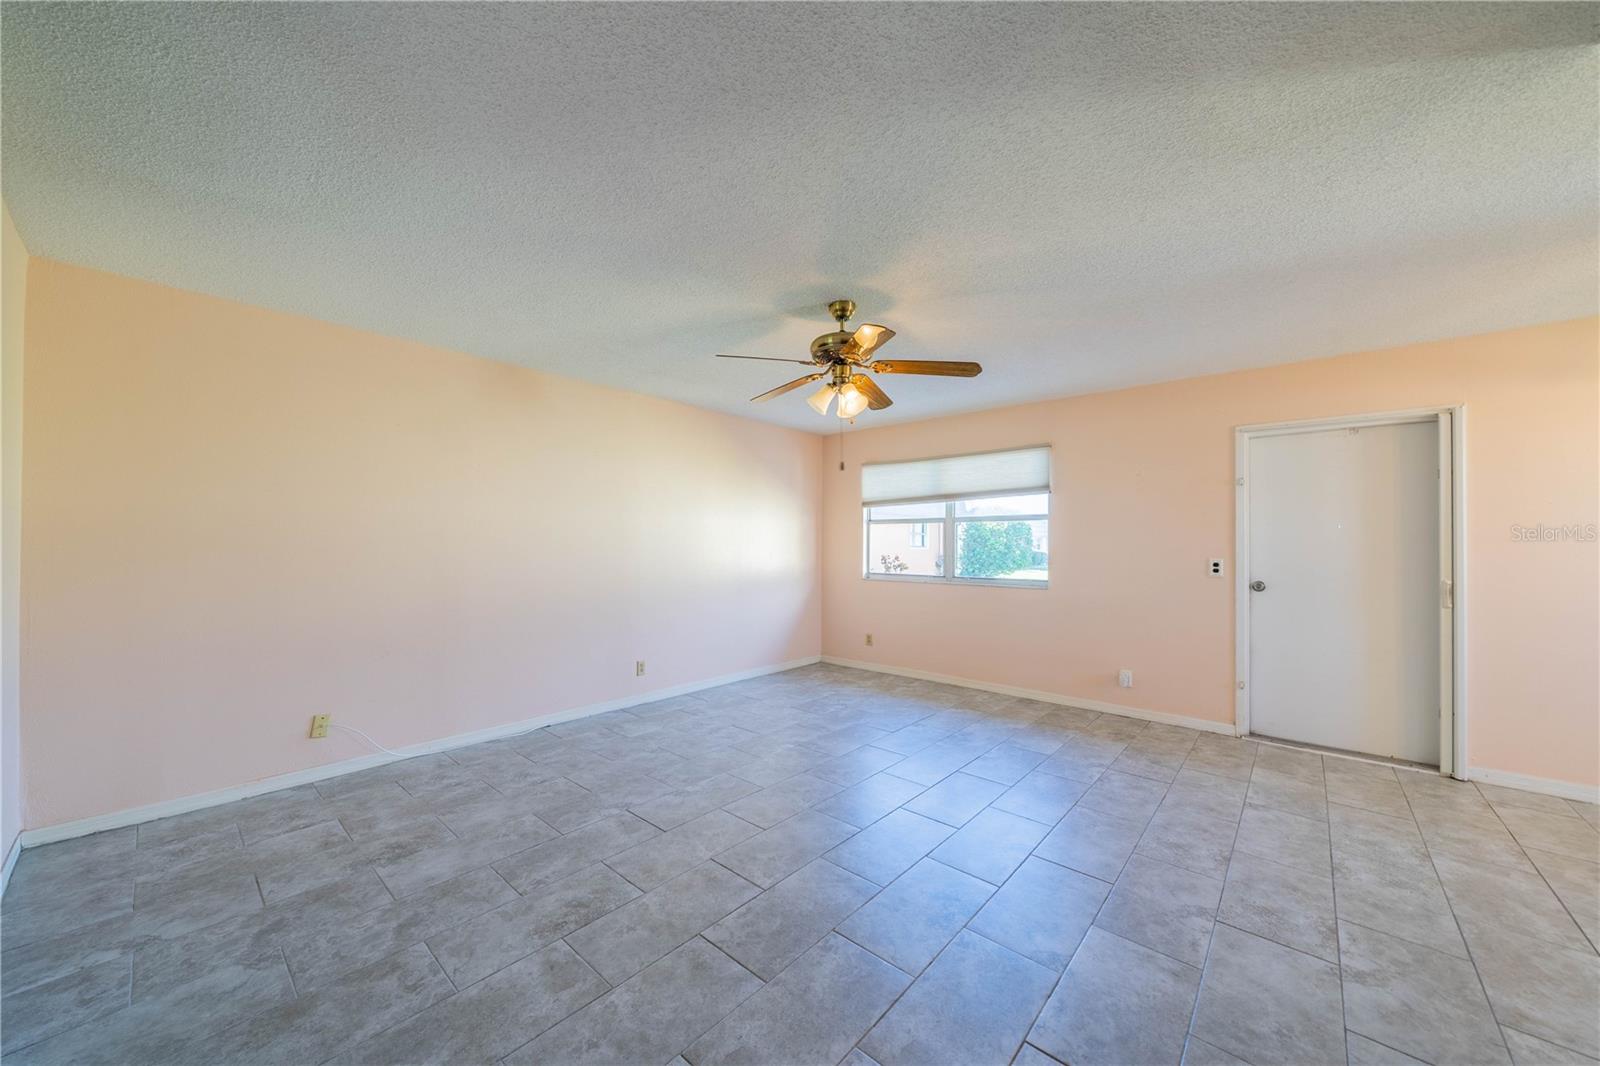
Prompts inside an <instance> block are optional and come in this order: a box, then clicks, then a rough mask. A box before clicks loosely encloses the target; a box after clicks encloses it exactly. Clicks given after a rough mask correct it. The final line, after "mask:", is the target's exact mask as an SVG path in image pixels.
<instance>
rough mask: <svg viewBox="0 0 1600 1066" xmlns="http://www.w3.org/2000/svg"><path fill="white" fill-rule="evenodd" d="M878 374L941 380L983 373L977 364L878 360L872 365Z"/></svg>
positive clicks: (942, 361)
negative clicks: (920, 376)
mask: <svg viewBox="0 0 1600 1066" xmlns="http://www.w3.org/2000/svg"><path fill="white" fill-rule="evenodd" d="M872 369H873V370H875V371H877V372H878V373H880V374H931V375H933V376H934V377H941V378H975V377H977V376H978V375H979V374H981V373H983V367H981V366H979V365H978V364H977V363H957V362H950V361H948V360H943V359H889V360H883V359H880V360H878V361H877V362H876V363H873V364H872Z"/></svg>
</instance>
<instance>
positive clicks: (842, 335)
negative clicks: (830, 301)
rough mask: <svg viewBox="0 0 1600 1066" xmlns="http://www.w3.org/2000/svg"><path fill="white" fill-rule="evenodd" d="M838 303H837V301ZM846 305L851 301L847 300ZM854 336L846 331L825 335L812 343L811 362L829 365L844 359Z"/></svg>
mask: <svg viewBox="0 0 1600 1066" xmlns="http://www.w3.org/2000/svg"><path fill="white" fill-rule="evenodd" d="M835 302H837V301H835ZM844 302H845V303H849V302H850V301H848V300H846V301H844ZM851 336H852V334H849V333H846V332H845V331H844V330H838V331H836V332H834V333H824V334H823V335H822V336H820V337H818V338H817V339H816V340H814V341H812V342H811V361H812V362H813V363H828V362H832V361H833V360H835V359H843V358H844V355H843V351H844V346H845V345H846V344H848V343H849V342H850V337H851Z"/></svg>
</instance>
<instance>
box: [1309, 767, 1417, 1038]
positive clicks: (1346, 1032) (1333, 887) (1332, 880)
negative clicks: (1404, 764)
mask: <svg viewBox="0 0 1600 1066" xmlns="http://www.w3.org/2000/svg"><path fill="white" fill-rule="evenodd" d="M1392 772H1393V771H1391V773H1392ZM1397 780H1398V779H1397ZM1400 794H1401V795H1402V796H1404V795H1405V789H1404V788H1401V789H1400ZM1322 797H1323V802H1324V803H1326V804H1327V805H1328V888H1329V891H1330V892H1331V893H1332V898H1333V955H1334V958H1335V959H1336V960H1338V962H1337V965H1338V968H1339V1038H1340V1040H1341V1041H1342V1042H1343V1043H1344V1054H1345V1059H1346V1061H1348V1060H1349V1058H1350V1008H1349V1005H1348V1004H1346V1003H1345V997H1344V945H1343V944H1342V943H1340V940H1341V937H1340V936H1339V874H1338V869H1339V868H1338V866H1336V865H1335V864H1334V859H1333V796H1332V794H1331V793H1330V792H1329V791H1328V759H1327V756H1323V759H1322ZM1418 831H1419V832H1420V827H1418ZM1396 1050H1398V1049H1396Z"/></svg>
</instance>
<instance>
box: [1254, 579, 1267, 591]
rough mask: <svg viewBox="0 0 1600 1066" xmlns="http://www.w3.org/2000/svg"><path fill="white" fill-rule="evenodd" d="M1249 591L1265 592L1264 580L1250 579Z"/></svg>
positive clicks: (1265, 584)
mask: <svg viewBox="0 0 1600 1066" xmlns="http://www.w3.org/2000/svg"><path fill="white" fill-rule="evenodd" d="M1250 591H1251V592H1265V591H1267V583H1266V582H1265V581H1252V582H1250Z"/></svg>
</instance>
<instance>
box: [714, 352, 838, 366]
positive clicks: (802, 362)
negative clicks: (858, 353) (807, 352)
mask: <svg viewBox="0 0 1600 1066" xmlns="http://www.w3.org/2000/svg"><path fill="white" fill-rule="evenodd" d="M717 358H718V359H758V360H760V361H761V362H763V363H799V364H800V365H801V366H816V365H817V364H816V363H813V362H812V361H811V360H809V359H778V358H776V357H775V356H771V355H723V354H722V353H721V352H718V353H717Z"/></svg>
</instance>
